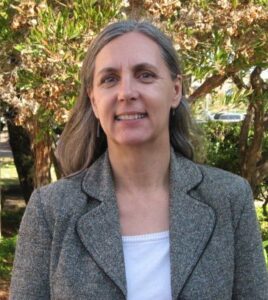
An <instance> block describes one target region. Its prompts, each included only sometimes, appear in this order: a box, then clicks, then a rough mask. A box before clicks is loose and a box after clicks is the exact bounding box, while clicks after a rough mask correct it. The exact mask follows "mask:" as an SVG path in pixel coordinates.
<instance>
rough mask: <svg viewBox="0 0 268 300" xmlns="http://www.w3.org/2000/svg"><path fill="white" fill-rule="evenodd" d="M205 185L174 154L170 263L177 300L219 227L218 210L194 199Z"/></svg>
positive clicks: (194, 170)
mask: <svg viewBox="0 0 268 300" xmlns="http://www.w3.org/2000/svg"><path fill="white" fill-rule="evenodd" d="M201 181H202V174H201V172H200V170H199V169H198V167H197V166H196V165H195V164H194V163H192V162H191V161H188V160H187V159H185V158H183V157H181V156H180V155H178V156H176V155H175V153H173V152H172V154H171V169H170V260H171V286H172V298H173V299H177V298H178V296H179V294H180V292H181V291H182V289H183V287H184V285H185V283H186V281H187V279H188V278H189V276H190V275H191V273H192V271H193V269H194V267H195V266H196V264H197V263H198V261H199V258H200V257H201V255H202V253H203V251H204V249H205V247H206V245H207V243H208V241H209V239H210V237H211V235H212V233H213V230H214V226H215V214H214V210H213V209H212V208H211V207H209V206H208V205H206V204H204V203H202V202H200V201H198V200H196V199H194V198H192V197H191V196H190V195H189V192H190V190H192V189H193V188H194V187H196V186H197V185H198V184H200V182H201Z"/></svg>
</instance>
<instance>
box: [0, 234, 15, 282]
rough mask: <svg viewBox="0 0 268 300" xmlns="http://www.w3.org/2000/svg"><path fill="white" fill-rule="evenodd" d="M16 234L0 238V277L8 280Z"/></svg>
mask: <svg viewBox="0 0 268 300" xmlns="http://www.w3.org/2000/svg"><path fill="white" fill-rule="evenodd" d="M16 241H17V235H15V236H13V237H9V238H5V237H2V238H1V239H0V278H1V279H2V280H3V279H4V280H10V277H11V270H12V265H13V260H14V253H15V247H16Z"/></svg>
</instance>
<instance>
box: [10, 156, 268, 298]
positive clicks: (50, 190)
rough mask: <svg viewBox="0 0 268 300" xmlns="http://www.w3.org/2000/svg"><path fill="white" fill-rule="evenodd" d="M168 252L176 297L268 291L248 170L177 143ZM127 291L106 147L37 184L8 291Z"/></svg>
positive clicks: (14, 294)
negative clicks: (213, 163) (180, 148)
mask: <svg viewBox="0 0 268 300" xmlns="http://www.w3.org/2000/svg"><path fill="white" fill-rule="evenodd" d="M147 259H148V261H150V257H148V258H147ZM170 259H171V286H172V299H181V300H210V299H211V300H221V299H222V300H230V299H248V300H258V299H263V300H264V299H268V278H267V270H266V266H265V262H264V257H263V250H262V245H261V237H260V232H259V229H258V225H257V222H256V215H255V211H254V206H253V201H252V193H251V190H250V187H249V185H248V184H247V183H246V181H245V180H244V179H242V178H240V177H238V176H236V175H233V174H231V173H228V172H225V171H222V170H218V169H215V168H212V167H207V166H203V165H197V164H195V163H193V162H191V161H189V160H187V159H185V158H183V157H182V156H181V155H178V154H175V153H174V152H173V151H172V155H171V164H170ZM141 288H142V287H141ZM126 297H127V288H126V277H125V269H124V257H123V250H122V242H121V235H120V225H119V217H118V208H117V205H116V197H115V191H114V183H113V179H112V172H111V168H110V164H109V159H108V155H107V154H105V155H103V156H102V157H101V158H100V159H98V160H97V161H96V162H95V163H94V164H93V165H92V166H91V167H90V168H89V169H88V170H86V171H84V172H82V173H80V174H78V175H75V176H73V177H70V178H65V179H62V180H59V181H58V182H56V183H53V184H50V185H48V186H45V187H42V188H41V189H38V190H36V191H35V192H34V193H33V195H32V197H31V200H30V202H29V204H28V206H27V209H26V212H25V215H24V217H23V220H22V223H21V227H20V234H19V240H18V244H17V249H16V257H15V263H14V268H13V274H12V282H11V290H10V299H12V300H34V299H36V300H37V299H38V300H41V299H57V300H59V299H62V300H63V299H64V300H68V299H74V300H80V299H81V300H86V299H91V300H108V299H109V300H120V299H126ZM137 300H141V299H137ZM154 300H164V299H162V298H161V296H159V298H158V299H154Z"/></svg>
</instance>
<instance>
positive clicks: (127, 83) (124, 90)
mask: <svg viewBox="0 0 268 300" xmlns="http://www.w3.org/2000/svg"><path fill="white" fill-rule="evenodd" d="M137 97H138V90H137V86H136V84H135V79H134V78H133V77H132V76H131V75H124V76H122V77H121V79H120V84H119V90H118V100H119V101H128V100H136V99H137Z"/></svg>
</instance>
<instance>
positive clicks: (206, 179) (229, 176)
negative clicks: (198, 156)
mask: <svg viewBox="0 0 268 300" xmlns="http://www.w3.org/2000/svg"><path fill="white" fill-rule="evenodd" d="M196 166H197V167H198V169H199V170H200V172H201V173H202V176H203V180H202V184H203V186H204V187H206V185H207V186H208V187H209V186H210V185H211V184H213V185H214V186H215V187H217V189H218V190H219V191H222V192H228V193H232V192H239V191H240V190H241V189H242V190H244V189H247V190H248V189H250V186H249V184H248V182H247V181H246V180H245V179H244V178H242V177H241V176H239V175H236V174H233V173H231V172H228V171H225V170H222V169H218V168H215V167H211V166H208V165H201V164H196Z"/></svg>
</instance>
